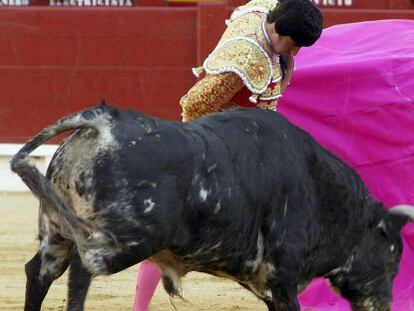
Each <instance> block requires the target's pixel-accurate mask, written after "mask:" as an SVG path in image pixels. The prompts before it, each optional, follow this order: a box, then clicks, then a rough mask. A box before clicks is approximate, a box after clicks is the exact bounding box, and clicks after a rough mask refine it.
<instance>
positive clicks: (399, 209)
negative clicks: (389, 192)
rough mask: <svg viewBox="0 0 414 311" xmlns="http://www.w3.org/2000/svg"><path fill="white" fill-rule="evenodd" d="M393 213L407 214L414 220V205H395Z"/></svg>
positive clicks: (392, 209) (391, 210)
mask: <svg viewBox="0 0 414 311" xmlns="http://www.w3.org/2000/svg"><path fill="white" fill-rule="evenodd" d="M390 213H391V214H396V215H403V216H407V217H408V218H410V219H411V220H413V221H414V206H412V205H405V204H401V205H395V206H393V207H392V208H391V209H390Z"/></svg>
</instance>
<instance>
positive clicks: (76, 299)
mask: <svg viewBox="0 0 414 311" xmlns="http://www.w3.org/2000/svg"><path fill="white" fill-rule="evenodd" d="M91 280H92V275H91V273H90V272H89V271H88V270H86V269H85V267H84V266H83V264H82V261H81V259H80V257H79V253H78V250H77V249H76V248H75V247H74V248H73V249H72V252H71V256H70V267H69V285H68V286H69V293H68V311H83V309H84V305H85V300H86V294H87V293H88V289H89V286H90V285H91Z"/></svg>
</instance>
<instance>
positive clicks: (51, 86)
mask: <svg viewBox="0 0 414 311" xmlns="http://www.w3.org/2000/svg"><path fill="white" fill-rule="evenodd" d="M5 1H6V2H7V1H8V0H0V2H1V3H2V4H1V6H2V7H1V8H0V30H1V31H0V146H2V148H0V168H1V173H0V179H3V180H4V182H1V181H0V191H1V190H2V189H4V185H5V184H7V182H8V181H9V178H10V176H9V170H8V164H7V163H8V160H9V159H10V156H11V154H10V153H11V152H10V150H17V149H16V148H17V147H16V146H15V147H11V145H9V144H20V143H23V142H25V141H26V140H27V139H28V138H30V137H32V136H33V135H34V134H35V133H37V132H38V131H40V130H41V129H42V128H44V127H45V126H47V125H49V124H51V123H53V122H55V121H56V120H57V119H58V118H60V117H62V116H63V115H66V114H69V113H72V112H75V111H77V110H80V109H83V108H86V107H90V106H94V105H97V104H99V102H100V101H101V100H103V99H104V100H106V101H107V102H108V103H110V104H114V105H117V106H120V107H130V108H135V109H138V110H139V111H141V112H143V113H147V114H150V115H153V116H157V117H160V118H164V119H168V120H179V119H180V108H179V106H178V102H179V99H180V98H181V96H183V95H184V94H185V93H186V91H187V90H188V89H189V88H190V87H191V85H192V84H193V83H194V82H195V81H196V80H195V78H194V77H193V75H192V73H191V67H194V66H196V65H199V64H201V62H202V60H203V59H204V58H205V57H206V56H207V55H208V53H209V52H210V51H211V50H212V48H213V47H214V45H215V44H216V42H217V40H218V38H219V37H220V35H221V33H222V31H223V30H224V27H225V24H224V19H225V18H226V17H228V16H229V14H230V12H231V11H232V10H233V9H234V7H235V6H237V5H239V4H240V3H242V1H239V0H229V1H227V2H215V1H210V2H205V3H193V5H191V6H183V7H180V6H170V7H167V6H161V4H162V3H165V2H164V1H158V0H157V1H155V2H154V6H151V7H149V6H148V7H140V6H135V7H117V8H108V7H70V6H69V7H49V6H42V5H34V6H29V7H23V8H22V7H13V6H5V4H7V3H6V2H5ZM10 1H11V0H10ZM13 1H17V0H13ZM34 1H35V0H34ZM146 1H147V2H146V3H148V1H149V0H146ZM316 2H317V3H318V1H316ZM32 3H34V4H36V2H32ZM360 3H362V0H360V1H359V2H357V0H353V2H352V0H329V1H328V0H319V5H320V6H321V7H322V8H323V14H324V16H325V26H330V25H332V24H337V23H345V22H355V21H362V20H373V19H385V18H409V19H414V10H413V9H412V8H413V6H412V3H413V2H412V1H411V0H394V1H392V0H391V1H390V0H366V2H364V3H365V7H368V8H365V9H362V8H361V5H360ZM37 4H39V3H37ZM40 4H42V3H40ZM171 4H173V1H172V3H171ZM373 7H376V8H378V9H373ZM400 8H404V10H403V9H400ZM397 9H398V10H397ZM55 143H56V141H55ZM4 144H7V145H4ZM17 146H18V145H17ZM52 148H53V146H52ZM49 156H50V154H49V153H48V152H45V154H44V155H43V156H42V155H41V154H38V155H37V157H43V158H44V159H43V160H40V162H42V163H46V162H45V161H47V160H46V159H48V157H49ZM11 184H12V183H11ZM2 185H3V186H2ZM7 189H8V188H7ZM19 189H20V188H19ZM8 190H9V189H8Z"/></svg>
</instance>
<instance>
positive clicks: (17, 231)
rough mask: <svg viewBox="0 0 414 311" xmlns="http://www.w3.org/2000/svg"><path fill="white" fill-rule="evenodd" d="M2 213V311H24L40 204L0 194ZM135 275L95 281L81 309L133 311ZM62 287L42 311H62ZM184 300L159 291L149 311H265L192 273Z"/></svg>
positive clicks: (224, 284) (237, 290) (220, 282)
mask: <svg viewBox="0 0 414 311" xmlns="http://www.w3.org/2000/svg"><path fill="white" fill-rule="evenodd" d="M0 211H1V217H0V310H3V311H8V310H22V309H23V304H24V293H25V286H26V276H25V274H24V264H25V263H26V262H27V261H28V260H30V258H32V256H33V255H34V253H35V251H36V249H37V247H38V241H37V239H36V236H37V215H38V201H37V200H36V199H35V198H34V197H33V196H32V195H31V194H30V193H26V194H12V193H0ZM136 274H137V266H133V267H131V268H129V269H127V270H124V271H122V272H120V273H117V274H114V275H111V276H100V277H97V278H96V279H95V280H94V281H93V282H92V286H91V288H90V290H89V295H88V297H87V301H86V308H85V309H86V310H90V311H105V310H131V309H132V304H133V300H134V292H135V280H136ZM66 281H67V273H65V274H64V275H63V276H62V277H60V278H59V279H58V280H56V281H55V282H54V283H53V284H52V286H51V288H50V290H49V292H48V294H47V296H46V299H45V301H44V303H43V308H42V310H66V292H67V286H66ZM183 297H184V299H185V301H183V300H181V299H173V300H171V301H170V298H169V297H168V296H167V295H166V293H165V292H164V289H163V288H162V286H159V287H158V289H157V292H156V294H155V297H154V299H153V301H152V304H151V307H150V310H151V311H161V310H162V311H170V310H171V311H174V310H175V309H176V310H178V311H190V310H192V311H193V310H200V311H207V310H222V311H230V310H233V311H234V310H244V311H247V310H255V311H264V310H266V307H265V306H264V304H262V303H261V302H260V301H259V300H258V299H257V298H255V297H254V296H253V295H252V294H250V293H249V292H248V291H246V290H245V289H243V288H241V287H240V286H239V285H238V284H237V283H235V282H232V281H228V280H225V279H220V278H217V277H213V276H210V275H206V274H202V273H190V274H188V275H187V276H186V277H185V278H184V279H183ZM172 304H174V306H175V307H174V306H173V305H172Z"/></svg>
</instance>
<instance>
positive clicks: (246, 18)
mask: <svg viewBox="0 0 414 311" xmlns="http://www.w3.org/2000/svg"><path fill="white" fill-rule="evenodd" d="M276 3H277V2H276V1H275V0H272V1H271V0H253V1H250V2H249V3H248V4H246V5H243V6H240V7H239V8H237V9H236V10H235V11H234V12H233V14H232V15H231V17H230V19H229V20H227V21H226V24H227V29H226V30H225V32H224V34H223V35H222V37H221V39H220V41H219V42H218V44H217V46H216V48H215V49H214V50H213V52H211V54H210V55H209V56H208V57H207V59H206V60H205V61H204V63H203V66H202V67H199V68H194V69H193V73H194V74H195V75H196V76H200V75H201V74H202V73H203V72H205V73H206V75H205V76H204V78H203V79H201V80H200V81H199V82H198V83H196V84H195V85H194V86H193V87H192V88H191V89H190V90H189V91H188V93H187V94H186V95H185V96H183V97H182V98H181V101H180V105H181V108H182V116H183V119H185V120H192V119H195V118H198V117H200V116H202V115H204V114H207V113H210V112H214V111H218V110H220V109H228V108H232V107H237V106H240V103H238V102H237V101H236V100H235V98H234V96H235V95H236V94H237V93H238V92H239V91H241V90H242V89H244V88H247V89H248V91H249V92H250V94H251V96H250V98H249V100H250V102H252V103H255V104H256V105H257V106H258V107H261V108H271V109H275V108H276V104H277V99H278V98H279V97H280V86H279V81H280V80H281V74H280V66H279V62H278V57H277V56H273V52H272V50H271V47H270V45H269V43H268V42H267V40H266V37H265V34H264V23H265V21H266V15H267V13H268V12H269V11H270V10H271V9H273V8H274V7H275V6H276Z"/></svg>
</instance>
